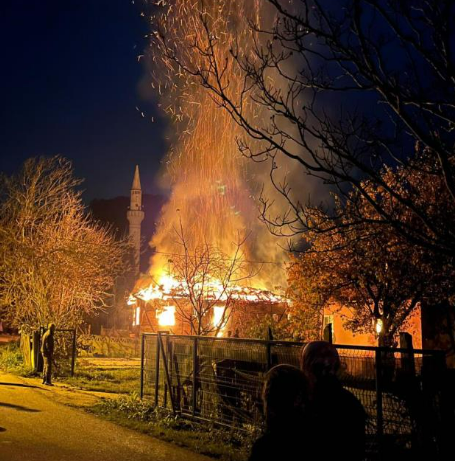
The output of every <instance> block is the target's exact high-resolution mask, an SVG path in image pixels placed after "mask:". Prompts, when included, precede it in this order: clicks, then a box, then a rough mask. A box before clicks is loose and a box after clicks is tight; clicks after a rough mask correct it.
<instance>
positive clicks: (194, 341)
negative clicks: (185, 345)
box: [191, 336, 198, 416]
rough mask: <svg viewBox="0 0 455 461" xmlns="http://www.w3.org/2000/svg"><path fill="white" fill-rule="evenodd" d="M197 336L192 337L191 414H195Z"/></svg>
mask: <svg viewBox="0 0 455 461" xmlns="http://www.w3.org/2000/svg"><path fill="white" fill-rule="evenodd" d="M197 343H198V341H197V336H195V337H194V338H193V395H192V398H191V400H192V404H193V416H195V415H196V384H197V373H198V359H197V358H198V357H197V346H198V344H197Z"/></svg>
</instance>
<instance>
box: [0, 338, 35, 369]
mask: <svg viewBox="0 0 455 461" xmlns="http://www.w3.org/2000/svg"><path fill="white" fill-rule="evenodd" d="M0 370H2V371H6V372H7V373H13V374H15V375H19V376H24V377H29V376H33V374H34V371H33V370H32V369H30V368H28V367H26V366H25V365H24V361H23V358H22V353H21V349H20V347H19V342H10V343H5V344H1V345H0Z"/></svg>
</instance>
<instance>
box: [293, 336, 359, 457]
mask: <svg viewBox="0 0 455 461" xmlns="http://www.w3.org/2000/svg"><path fill="white" fill-rule="evenodd" d="M300 367H301V370H302V371H303V373H304V375H305V377H306V378H307V381H308V385H309V405H308V413H309V415H310V416H309V417H310V419H311V425H312V428H313V434H314V435H315V439H314V442H315V443H316V444H317V445H318V446H319V447H320V448H319V450H318V453H319V456H318V458H319V459H349V460H350V461H358V460H359V461H360V460H363V459H364V457H365V422H366V413H365V410H364V408H363V406H362V404H361V403H360V402H359V400H358V399H357V398H356V397H355V396H354V395H353V394H352V393H351V392H349V391H348V390H346V389H344V388H343V386H342V385H341V383H340V381H339V379H338V377H337V373H338V371H339V369H340V357H339V355H338V352H337V350H336V348H335V347H334V346H333V345H332V344H330V343H328V342H326V341H314V342H311V343H308V344H307V345H306V346H304V348H303V349H302V353H301V357H300Z"/></svg>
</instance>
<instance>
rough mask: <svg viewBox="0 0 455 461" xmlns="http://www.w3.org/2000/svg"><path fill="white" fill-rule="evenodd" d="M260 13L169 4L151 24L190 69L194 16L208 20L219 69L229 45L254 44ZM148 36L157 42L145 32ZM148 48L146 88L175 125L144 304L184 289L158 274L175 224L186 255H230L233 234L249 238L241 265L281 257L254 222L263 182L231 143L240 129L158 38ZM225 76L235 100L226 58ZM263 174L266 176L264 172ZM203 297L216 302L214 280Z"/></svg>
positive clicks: (254, 6) (233, 72) (232, 3)
mask: <svg viewBox="0 0 455 461" xmlns="http://www.w3.org/2000/svg"><path fill="white" fill-rule="evenodd" d="M265 8H266V7H265V6H264V5H263V4H262V2H260V1H258V0H216V1H215V0H208V1H205V2H200V1H198V0H173V1H172V2H170V3H168V4H167V8H162V9H161V10H159V12H158V13H157V14H156V16H155V22H156V23H158V24H159V25H160V29H163V30H166V31H167V36H168V37H167V38H168V39H169V40H170V42H171V43H173V44H175V49H176V52H177V53H178V54H179V56H178V58H179V59H182V60H184V61H191V62H193V63H194V64H196V65H197V63H198V62H201V57H200V55H199V53H197V52H195V51H194V47H192V44H193V43H194V42H195V41H198V43H200V44H201V46H202V47H204V46H206V45H207V37H206V35H205V29H204V27H203V24H202V23H201V19H200V18H201V15H204V17H206V18H210V22H211V26H213V29H214V30H216V32H217V34H216V35H217V46H216V53H217V57H218V58H219V59H220V62H223V63H224V62H225V59H224V58H225V57H228V56H230V55H231V52H232V50H233V49H234V48H235V47H237V46H238V47H245V46H246V45H247V44H251V43H252V42H253V38H254V37H253V36H255V35H257V34H256V33H255V32H253V31H252V30H251V28H250V27H248V22H247V21H248V20H254V21H260V20H261V14H263V15H265V13H264V11H265ZM152 37H156V36H155V35H153V34H152ZM256 38H257V37H256ZM152 40H154V38H152ZM153 45H154V46H152V47H151V48H150V49H151V50H152V53H154V54H153V55H152V56H151V59H150V62H155V63H156V62H158V63H160V65H158V66H156V67H155V68H154V69H153V82H152V85H154V86H155V87H156V88H157V89H158V92H159V99H160V105H161V106H162V107H163V108H166V112H167V114H168V115H169V117H170V118H171V119H172V120H173V121H174V122H175V125H174V130H173V131H175V133H176V140H175V141H174V143H173V145H172V147H171V149H170V151H169V153H168V155H167V158H166V161H165V162H164V171H163V178H164V179H165V184H166V187H169V186H170V187H171V191H170V197H169V201H168V203H167V204H166V205H165V206H164V207H163V209H162V211H161V216H160V219H159V222H158V223H157V228H156V232H155V234H154V236H153V238H152V241H151V242H150V245H151V246H152V247H154V248H156V250H157V253H156V254H155V256H154V257H153V259H152V261H151V267H150V269H149V272H150V274H151V275H152V276H153V277H154V278H155V279H159V280H158V282H157V284H156V285H154V286H151V287H148V288H147V290H146V291H145V292H144V293H142V294H141V296H143V297H145V298H147V299H148V300H150V299H170V295H171V293H174V294H177V293H181V294H182V296H184V295H185V287H184V286H182V284H181V283H180V282H178V281H176V280H174V279H173V278H172V277H168V278H166V277H163V276H162V275H161V274H162V272H163V269H164V268H165V267H166V264H167V263H168V261H169V258H172V254H176V253H179V252H181V248H180V246H179V244H178V242H176V235H175V229H176V228H179V225H180V223H181V224H182V226H183V229H184V231H185V235H186V238H187V240H188V241H187V242H186V243H187V244H188V246H189V247H190V248H192V249H194V248H196V247H197V246H198V245H201V244H204V243H208V244H209V245H212V246H213V247H216V248H217V249H219V250H220V251H221V252H223V253H224V254H226V255H230V254H232V241H233V240H235V239H236V237H237V235H246V234H250V235H251V236H252V237H251V239H250V241H249V242H248V245H247V246H248V248H245V255H246V257H247V258H248V259H252V260H259V261H260V260H261V259H267V261H270V260H274V261H279V262H283V259H285V256H284V252H283V251H282V250H281V248H280V247H279V246H278V245H277V244H276V240H275V238H274V237H273V236H272V235H271V234H269V233H268V231H267V229H265V226H262V224H261V223H260V222H259V220H258V219H257V215H258V211H257V205H256V202H255V200H256V199H255V196H257V195H259V193H260V190H261V188H262V180H260V178H257V172H258V168H261V166H260V165H257V164H255V165H254V173H253V172H250V171H249V170H248V168H249V166H248V161H247V160H245V158H244V157H243V156H242V154H241V153H240V152H239V149H238V145H237V139H241V138H242V136H243V131H242V129H241V128H240V127H239V126H238V125H237V124H236V123H235V122H234V121H233V120H232V119H231V117H230V115H229V114H228V113H227V112H226V111H224V110H222V109H221V108H220V107H219V106H217V105H216V104H215V103H214V101H213V99H212V96H211V95H210V94H209V92H207V91H204V89H203V88H201V87H200V86H199V85H198V84H197V83H196V82H195V81H194V79H193V78H191V77H189V76H187V75H185V74H184V73H183V72H182V71H181V69H180V68H178V66H176V64H175V62H172V60H170V59H168V58H167V57H166V53H165V52H164V50H163V48H162V46H161V45H160V42H159V40H158V41H157V42H156V43H154V44H153ZM161 64H162V65H161ZM201 64H202V63H201ZM224 75H225V78H226V81H229V82H230V87H229V91H231V92H232V93H233V94H240V93H241V91H242V86H243V83H244V81H243V79H242V78H241V72H240V71H239V68H238V66H236V65H235V63H234V62H233V60H232V59H231V60H229V62H227V68H226V71H225V73H224ZM246 99H247V98H246ZM244 110H245V111H249V113H250V114H252V115H254V116H255V117H256V118H259V119H260V118H261V117H262V116H263V115H264V114H262V115H261V114H260V113H259V112H258V109H257V107H256V106H255V107H253V105H251V104H248V103H247V102H245V107H244ZM263 169H264V172H265V170H266V169H267V171H268V166H267V167H266V166H264V167H263ZM258 267H259V266H258ZM268 267H269V268H270V266H268ZM274 269H275V268H274ZM285 278H286V277H285V271H284V270H282V271H277V270H269V271H267V272H266V271H262V272H261V273H259V274H257V275H256V277H255V279H254V280H252V281H250V282H249V283H250V285H252V286H254V287H256V288H259V287H261V288H262V287H267V288H269V289H273V288H272V287H275V286H276V285H280V284H281V285H284V284H285ZM210 291H213V296H212V298H216V296H217V294H219V291H220V283H219V281H217V280H212V281H211V287H209V289H208V292H210ZM234 292H235V293H236V296H238V297H239V298H245V299H249V300H252V301H254V300H255V299H256V298H258V297H260V295H259V293H258V292H254V291H248V290H247V291H244V290H243V289H240V288H237V287H234ZM222 297H223V295H222Z"/></svg>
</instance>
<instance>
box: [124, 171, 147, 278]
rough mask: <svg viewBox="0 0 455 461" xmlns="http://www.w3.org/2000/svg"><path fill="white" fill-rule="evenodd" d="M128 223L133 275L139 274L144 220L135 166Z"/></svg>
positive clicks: (139, 183) (139, 182)
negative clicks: (132, 249)
mask: <svg viewBox="0 0 455 461" xmlns="http://www.w3.org/2000/svg"><path fill="white" fill-rule="evenodd" d="M126 216H127V218H128V221H129V223H130V226H129V234H130V241H131V243H132V244H133V246H134V273H135V274H136V275H137V274H139V256H140V253H141V222H142V220H143V219H144V212H143V211H142V189H141V180H140V179H139V166H138V165H136V170H135V171H134V179H133V185H132V186H131V202H130V209H129V210H128V213H127V215H126Z"/></svg>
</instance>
